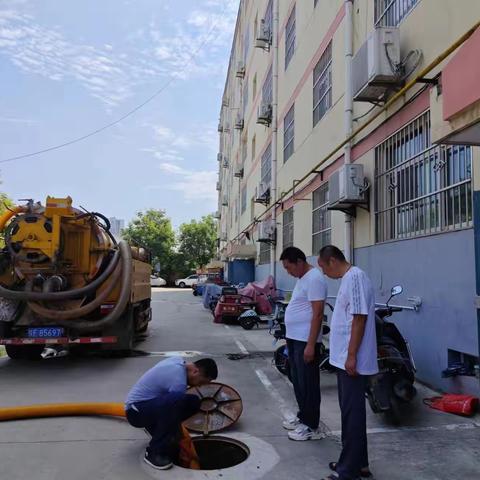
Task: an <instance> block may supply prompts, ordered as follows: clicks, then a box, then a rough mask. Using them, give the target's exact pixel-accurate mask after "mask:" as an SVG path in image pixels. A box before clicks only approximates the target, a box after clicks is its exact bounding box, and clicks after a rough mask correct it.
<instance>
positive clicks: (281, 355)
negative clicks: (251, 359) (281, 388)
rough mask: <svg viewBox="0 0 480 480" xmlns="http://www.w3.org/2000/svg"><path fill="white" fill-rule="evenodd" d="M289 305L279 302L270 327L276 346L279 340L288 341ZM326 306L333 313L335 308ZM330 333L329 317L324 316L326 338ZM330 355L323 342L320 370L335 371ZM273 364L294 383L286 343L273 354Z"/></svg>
mask: <svg viewBox="0 0 480 480" xmlns="http://www.w3.org/2000/svg"><path fill="white" fill-rule="evenodd" d="M287 305H288V302H277V309H276V312H277V315H276V316H275V318H274V319H273V321H272V323H271V326H270V331H269V333H270V335H273V337H274V341H273V344H274V345H275V344H276V343H277V342H278V341H279V340H285V339H286V327H285V310H286V307H287ZM325 305H326V306H328V307H329V309H330V311H333V307H332V306H331V305H330V304H329V303H326V304H325ZM329 333H330V327H329V326H328V325H327V316H326V315H325V316H324V320H323V323H322V335H323V336H324V337H325V336H326V335H328V334H329ZM329 359H330V353H329V349H328V348H327V347H326V346H325V344H324V343H323V342H321V343H320V370H322V371H327V372H331V371H333V370H334V369H333V367H332V366H331V365H330V362H329ZM273 364H274V365H275V367H276V368H277V370H278V371H279V372H280V373H282V374H283V375H286V376H287V377H288V379H289V380H290V381H292V378H291V374H290V363H289V360H288V347H287V344H286V343H283V344H282V345H280V346H279V347H278V348H276V349H275V351H274V352H273Z"/></svg>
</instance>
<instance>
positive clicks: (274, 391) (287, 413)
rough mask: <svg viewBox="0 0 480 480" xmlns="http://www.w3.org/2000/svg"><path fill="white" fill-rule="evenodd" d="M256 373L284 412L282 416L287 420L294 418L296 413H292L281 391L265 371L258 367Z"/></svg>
mask: <svg viewBox="0 0 480 480" xmlns="http://www.w3.org/2000/svg"><path fill="white" fill-rule="evenodd" d="M255 373H256V374H257V377H258V378H259V380H260V381H261V382H262V384H263V386H264V387H265V388H266V390H267V392H268V393H269V394H270V396H271V397H272V399H273V400H274V402H275V403H276V404H277V405H278V408H279V409H280V412H281V413H282V416H283V417H284V418H285V420H289V419H291V418H293V417H294V416H295V415H294V414H293V413H292V411H291V410H290V408H288V404H287V402H286V401H285V400H284V399H283V397H282V396H281V395H280V392H279V391H278V390H277V389H276V388H275V387H274V386H273V385H272V382H271V381H270V380H269V379H268V377H267V376H266V375H265V372H263V371H262V370H260V369H256V370H255Z"/></svg>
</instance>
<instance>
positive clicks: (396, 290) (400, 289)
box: [390, 285, 403, 297]
mask: <svg viewBox="0 0 480 480" xmlns="http://www.w3.org/2000/svg"><path fill="white" fill-rule="evenodd" d="M402 292H403V287H402V286H401V285H396V286H395V287H392V290H391V291H390V295H391V296H392V297H394V296H395V295H400V294H401V293H402Z"/></svg>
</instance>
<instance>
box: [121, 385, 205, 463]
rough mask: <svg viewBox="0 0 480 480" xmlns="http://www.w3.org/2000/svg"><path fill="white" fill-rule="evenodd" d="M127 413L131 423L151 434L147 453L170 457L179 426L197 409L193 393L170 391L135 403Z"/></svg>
mask: <svg viewBox="0 0 480 480" xmlns="http://www.w3.org/2000/svg"><path fill="white" fill-rule="evenodd" d="M134 406H135V408H136V409H137V410H138V411H136V410H135V409H134V408H129V409H128V410H127V412H126V415H127V420H128V423H130V425H132V426H134V427H137V428H145V429H147V431H148V432H149V433H150V435H151V436H152V440H151V441H150V444H149V445H148V448H147V450H148V452H149V453H159V454H162V455H167V456H169V457H171V456H172V455H175V453H176V452H175V451H176V449H177V447H178V441H177V440H179V434H180V425H181V423H182V422H183V421H184V420H186V419H187V418H190V417H191V416H192V415H194V414H195V413H196V412H198V410H199V408H200V399H199V398H198V397H197V396H196V395H188V394H185V393H179V392H172V393H168V394H166V395H162V396H161V397H159V398H154V399H152V400H146V401H144V402H136V403H135V404H134Z"/></svg>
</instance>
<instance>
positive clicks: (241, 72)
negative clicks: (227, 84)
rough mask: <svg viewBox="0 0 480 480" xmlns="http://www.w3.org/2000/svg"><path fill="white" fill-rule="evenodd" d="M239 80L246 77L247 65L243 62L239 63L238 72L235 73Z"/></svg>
mask: <svg viewBox="0 0 480 480" xmlns="http://www.w3.org/2000/svg"><path fill="white" fill-rule="evenodd" d="M235 76H236V77H237V78H244V77H245V63H243V62H242V61H240V62H237V72H236V73H235Z"/></svg>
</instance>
